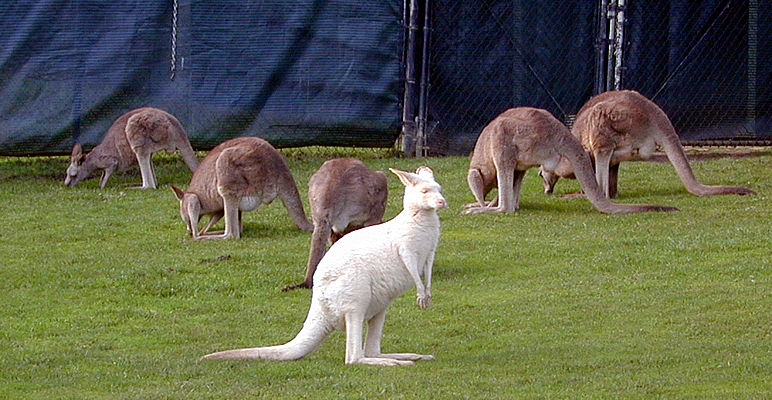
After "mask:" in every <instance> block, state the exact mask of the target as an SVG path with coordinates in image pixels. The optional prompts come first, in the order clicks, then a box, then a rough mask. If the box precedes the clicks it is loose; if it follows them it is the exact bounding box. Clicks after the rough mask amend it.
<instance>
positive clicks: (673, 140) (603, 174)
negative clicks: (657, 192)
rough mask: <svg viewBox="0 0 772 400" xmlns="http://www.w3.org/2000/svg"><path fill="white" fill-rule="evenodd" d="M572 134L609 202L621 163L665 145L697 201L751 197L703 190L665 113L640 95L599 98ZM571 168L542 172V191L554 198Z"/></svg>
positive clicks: (735, 190) (740, 190)
mask: <svg viewBox="0 0 772 400" xmlns="http://www.w3.org/2000/svg"><path fill="white" fill-rule="evenodd" d="M572 133H573V135H574V136H575V137H576V138H577V139H579V140H580V141H581V143H582V146H583V147H584V148H585V149H586V150H587V151H588V152H589V154H590V157H592V159H593V160H594V161H595V179H596V181H597V182H598V185H600V187H601V188H602V189H603V191H604V193H605V195H606V197H609V198H613V197H616V194H617V177H618V173H619V163H620V162H621V161H627V160H631V159H633V158H638V157H640V158H644V159H645V158H648V157H649V156H651V154H652V153H653V152H654V150H655V149H656V148H657V146H662V148H663V149H664V150H665V154H666V155H667V158H668V160H670V163H671V164H673V167H674V168H675V170H676V172H677V173H678V177H679V178H681V182H683V184H684V186H685V187H686V190H688V191H689V193H691V194H694V195H697V196H707V195H714V194H752V193H753V191H752V190H750V189H748V188H745V187H742V186H710V185H703V184H702V183H700V182H698V181H697V178H695V177H694V172H693V171H692V168H691V167H690V166H689V160H688V159H687V158H686V154H685V153H684V149H683V147H682V146H681V141H680V140H679V139H678V135H677V134H676V132H675V128H673V124H672V123H671V122H670V119H669V118H668V117H667V115H666V114H665V112H664V111H662V109H661V108H660V107H659V106H657V105H656V104H654V102H652V101H651V100H649V99H647V98H646V97H644V96H643V95H641V94H640V93H638V92H635V91H632V90H619V91H610V92H605V93H601V94H599V95H597V96H595V97H593V98H591V99H590V100H588V101H587V103H585V104H584V106H582V108H581V109H580V110H579V113H578V114H577V115H576V122H575V123H574V125H573V127H572ZM572 172H573V171H572V168H571V166H570V165H569V164H568V163H567V162H565V161H563V162H561V165H559V166H558V167H557V168H556V169H555V170H554V171H547V172H545V171H543V170H542V173H541V175H542V178H543V180H544V191H545V192H546V193H551V192H552V191H553V189H554V186H555V183H556V182H557V180H558V178H559V177H563V178H571V177H572V175H573V174H572Z"/></svg>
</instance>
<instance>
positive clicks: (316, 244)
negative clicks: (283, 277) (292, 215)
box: [282, 213, 332, 291]
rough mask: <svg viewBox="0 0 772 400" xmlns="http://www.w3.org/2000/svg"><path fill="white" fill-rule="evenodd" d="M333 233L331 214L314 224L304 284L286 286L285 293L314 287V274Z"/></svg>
mask: <svg viewBox="0 0 772 400" xmlns="http://www.w3.org/2000/svg"><path fill="white" fill-rule="evenodd" d="M331 233H332V227H331V225H330V216H329V213H328V214H327V215H324V216H323V217H322V218H319V220H317V221H315V222H314V233H313V234H312V235H311V250H309V252H308V265H307V266H306V277H305V279H304V280H303V282H301V283H299V284H297V285H290V286H285V287H284V289H282V290H284V291H287V290H292V289H300V288H306V289H310V288H311V287H312V286H313V285H314V272H316V266H317V265H319V261H321V260H322V257H324V254H325V253H327V240H328V239H329V238H330V234H331Z"/></svg>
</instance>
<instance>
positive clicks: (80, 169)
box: [64, 143, 94, 187]
mask: <svg viewBox="0 0 772 400" xmlns="http://www.w3.org/2000/svg"><path fill="white" fill-rule="evenodd" d="M85 158H86V156H84V155H83V147H81V145H80V143H75V145H74V146H72V154H70V165H69V166H68V167H67V176H66V177H65V178H64V184H65V185H67V186H69V187H74V186H75V185H77V184H78V182H80V181H82V180H83V179H86V178H88V176H89V175H91V173H92V172H94V168H92V167H91V166H90V165H89V164H88V163H84V162H83V161H84V160H85Z"/></svg>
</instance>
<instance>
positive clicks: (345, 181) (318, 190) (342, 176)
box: [283, 158, 388, 291]
mask: <svg viewBox="0 0 772 400" xmlns="http://www.w3.org/2000/svg"><path fill="white" fill-rule="evenodd" d="M387 193H388V189H387V182H386V174H385V173H383V171H373V170H371V169H370V168H367V166H366V165H365V164H364V163H363V162H362V161H359V160H357V159H356V158H336V159H334V160H329V161H325V163H324V164H322V166H321V167H320V168H319V170H318V171H316V173H314V174H313V175H312V176H311V179H310V180H309V182H308V200H309V202H310V203H311V218H312V219H313V221H314V234H313V235H312V237H311V250H310V252H309V255H308V266H307V267H306V277H305V279H304V280H303V282H301V283H299V284H297V285H291V286H286V287H284V289H283V290H285V291H286V290H291V289H297V288H310V287H311V286H313V277H314V271H316V265H317V264H319V261H320V260H321V259H322V257H324V253H326V252H327V241H328V240H329V242H330V244H334V243H335V242H336V241H337V240H338V239H340V238H341V237H343V235H345V234H347V233H349V232H351V231H354V230H356V229H359V228H362V227H364V226H370V225H375V224H377V223H379V222H381V218H383V212H384V211H385V210H386V196H387Z"/></svg>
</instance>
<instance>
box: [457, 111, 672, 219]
mask: <svg viewBox="0 0 772 400" xmlns="http://www.w3.org/2000/svg"><path fill="white" fill-rule="evenodd" d="M561 157H563V158H566V159H567V160H568V161H570V162H571V165H573V166H574V170H575V173H576V176H577V177H578V178H579V183H580V184H581V186H582V189H583V190H584V191H585V193H587V199H588V200H589V201H590V202H591V203H592V205H593V206H595V208H596V209H598V211H600V212H602V213H607V214H617V213H630V212H640V211H671V210H677V208H675V207H667V206H658V205H649V204H616V203H612V202H610V201H609V200H608V199H606V197H605V196H603V193H602V192H601V191H600V188H599V187H598V184H597V183H596V182H595V179H594V178H593V175H592V164H591V162H590V158H589V156H588V155H587V153H586V152H585V151H584V149H583V148H582V145H581V144H579V141H578V140H577V139H576V138H574V137H573V136H571V132H569V131H568V128H566V126H565V125H563V124H562V123H561V122H560V121H558V120H557V119H556V118H555V117H553V116H552V114H550V113H549V112H548V111H546V110H541V109H537V108H530V107H518V108H512V109H509V110H507V111H505V112H504V113H502V114H501V115H499V116H498V117H496V118H495V119H494V120H493V121H491V122H490V123H489V124H488V125H487V126H486V127H485V128H484V129H483V131H482V133H480V137H479V138H478V139H477V143H476V144H475V147H474V151H473V152H472V156H471V161H470V163H469V174H468V176H467V181H468V183H469V188H470V189H471V191H472V194H474V197H475V199H476V200H477V202H476V203H472V204H467V205H466V207H467V209H466V210H464V211H463V213H464V214H472V213H481V212H508V213H511V212H514V211H515V210H517V209H518V208H519V205H520V183H521V182H522V180H523V176H525V171H526V170H528V169H529V168H531V167H534V166H537V165H540V166H541V167H542V168H543V169H544V170H546V171H552V170H554V168H555V167H557V166H558V164H559V162H560V160H561ZM496 185H498V196H497V198H496V199H494V200H493V201H491V202H490V203H488V202H486V201H485V196H486V195H487V194H488V192H490V191H491V189H493V188H494V187H495V186H496Z"/></svg>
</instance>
